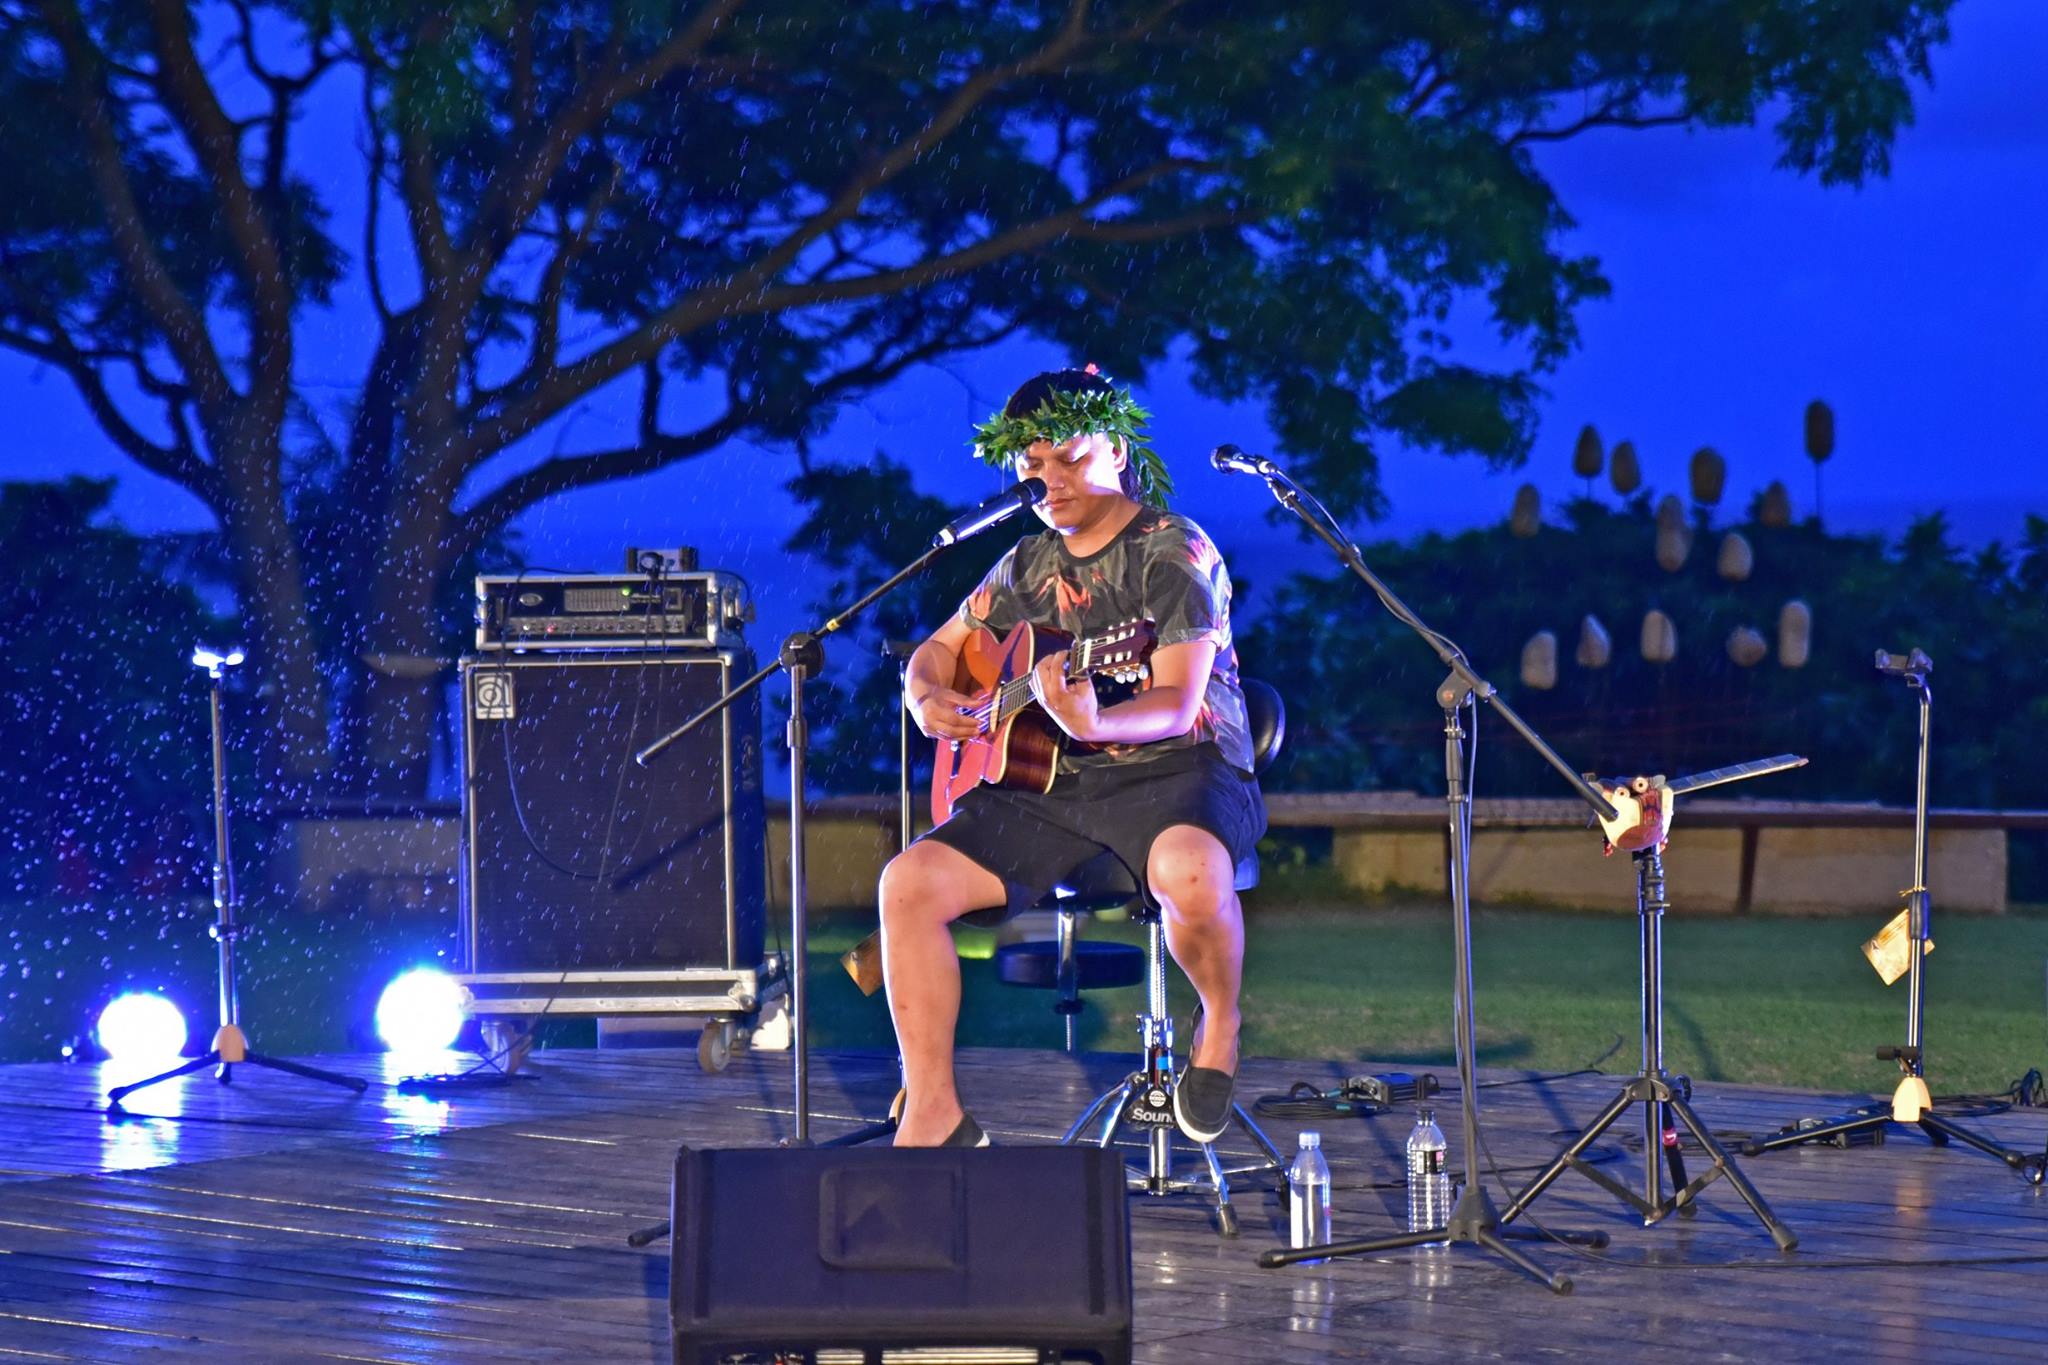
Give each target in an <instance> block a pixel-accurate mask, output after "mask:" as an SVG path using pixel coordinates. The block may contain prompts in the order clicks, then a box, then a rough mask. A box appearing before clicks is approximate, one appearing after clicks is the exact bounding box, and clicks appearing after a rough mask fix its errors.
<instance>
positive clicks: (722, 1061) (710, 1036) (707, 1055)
mask: <svg viewBox="0 0 2048 1365" xmlns="http://www.w3.org/2000/svg"><path fill="white" fill-rule="evenodd" d="M730 1061H732V1020H730V1019H713V1020H712V1021H711V1022H710V1023H708V1024H706V1025H704V1031H703V1032H702V1033H700V1034H698V1035H697V1065H698V1066H699V1067H701V1068H703V1070H704V1071H705V1072H706V1074H709V1075H716V1074H718V1073H719V1072H721V1071H723V1070H725V1068H726V1064H727V1063H728V1062H730Z"/></svg>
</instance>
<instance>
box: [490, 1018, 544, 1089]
mask: <svg viewBox="0 0 2048 1365" xmlns="http://www.w3.org/2000/svg"><path fill="white" fill-rule="evenodd" d="M483 1044H484V1056H485V1057H487V1058H490V1059H491V1060H492V1061H493V1062H495V1063H496V1065H497V1068H498V1069H499V1070H500V1071H502V1072H504V1073H505V1074H506V1075H507V1076H510V1075H513V1074H515V1073H516V1072H517V1071H518V1070H519V1068H520V1067H522V1066H524V1065H525V1064H526V1058H527V1054H529V1053H531V1052H532V1051H533V1026H532V1025H531V1024H529V1023H526V1022H524V1021H522V1020H516V1019H486V1020H484V1021H483Z"/></svg>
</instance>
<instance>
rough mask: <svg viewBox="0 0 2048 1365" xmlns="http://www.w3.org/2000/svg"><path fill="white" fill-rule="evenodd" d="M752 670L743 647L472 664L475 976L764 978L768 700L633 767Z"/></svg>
mask: <svg viewBox="0 0 2048 1365" xmlns="http://www.w3.org/2000/svg"><path fill="white" fill-rule="evenodd" d="M752 670H753V657H752V655H751V653H750V652H749V651H747V650H746V649H745V648H744V647H740V648H731V649H721V650H704V651H700V652H694V653H684V652H675V651H662V652H660V653H650V652H618V653H608V654H596V653H585V654H564V655H553V656H520V655H507V654H500V655H495V656H492V657H488V658H475V657H471V658H465V659H463V660H462V663H461V668H460V675H461V690H462V716H463V721H462V765H463V784H462V810H463V860H462V871H463V882H462V900H461V904H462V925H461V928H462V940H463V947H464V950H465V954H466V959H467V960H466V963H465V970H466V971H468V972H471V973H517V972H570V971H596V972H608V971H619V970H638V969H660V970H665V971H681V970H686V969H692V968H724V969H744V970H747V971H751V970H752V969H753V968H755V967H756V966H758V965H760V963H761V960H762V959H761V951H762V942H761V939H762V903H763V898H764V896H765V887H764V885H763V882H764V879H765V870H766V869H765V862H766V854H765V847H764V838H765V835H764V832H763V813H762V806H761V712H760V706H759V703H758V701H757V700H756V697H757V696H758V694H757V693H756V694H750V695H748V696H747V697H746V698H744V699H742V700H741V701H740V702H739V703H737V704H735V705H733V706H731V707H728V708H727V709H726V710H725V711H724V712H723V713H721V714H720V715H719V716H716V717H713V718H712V719H711V720H709V721H707V722H705V724H703V725H702V726H700V727H698V728H697V729H696V730H694V731H692V732H691V733H690V734H688V735H686V736H684V737H683V738H682V739H681V740H679V741H677V742H676V743H675V744H672V745H670V746H669V747H668V748H667V749H666V750H664V751H663V752H662V753H661V754H660V755H659V756H658V757H656V758H654V759H653V760H651V761H650V763H649V765H648V766H647V767H644V768H643V767H641V766H640V765H639V764H637V763H635V762H634V761H633V755H634V753H635V751H637V750H638V749H640V748H642V747H644V746H646V745H647V744H649V743H651V742H653V741H654V740H656V739H659V738H660V737H661V736H663V735H665V734H667V733H668V732H669V731H670V730H671V729H673V728H674V727H675V726H677V725H679V724H681V723H682V722H683V721H685V720H687V719H688V718H689V717H691V716H693V715H695V714H696V713H697V712H698V711H700V710H702V709H703V708H704V707H705V706H707V705H709V704H710V703H712V702H713V701H716V700H717V699H718V697H719V696H720V695H722V694H723V693H724V692H725V691H726V689H727V688H728V687H730V686H731V685H732V684H733V683H734V682H735V681H737V680H739V679H741V678H744V677H746V676H747V675H748V674H749V673H751V672H752Z"/></svg>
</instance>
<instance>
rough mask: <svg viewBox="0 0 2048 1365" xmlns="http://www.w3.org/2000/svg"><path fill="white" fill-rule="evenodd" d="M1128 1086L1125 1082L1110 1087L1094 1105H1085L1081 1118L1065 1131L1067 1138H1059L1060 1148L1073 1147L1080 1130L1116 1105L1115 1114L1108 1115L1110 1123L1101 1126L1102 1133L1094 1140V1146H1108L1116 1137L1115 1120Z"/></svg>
mask: <svg viewBox="0 0 2048 1365" xmlns="http://www.w3.org/2000/svg"><path fill="white" fill-rule="evenodd" d="M1128 1085H1130V1083H1128V1081H1126V1083H1120V1085H1116V1087H1112V1089H1108V1091H1104V1093H1102V1095H1096V1103H1092V1105H1087V1109H1083V1111H1081V1117H1077V1119H1075V1121H1073V1128H1069V1130H1067V1136H1065V1138H1061V1140H1059V1144H1061V1146H1073V1142H1075V1140H1077V1138H1079V1136H1081V1130H1083V1128H1087V1126H1090V1124H1094V1121H1096V1119H1098V1117H1102V1111H1104V1109H1106V1107H1108V1105H1116V1113H1112V1115H1110V1121H1108V1124H1104V1126H1102V1132H1100V1134H1096V1138H1098V1140H1096V1146H1110V1140H1112V1138H1114V1136H1116V1119H1118V1115H1120V1113H1122V1105H1124V1095H1126V1093H1128Z"/></svg>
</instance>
